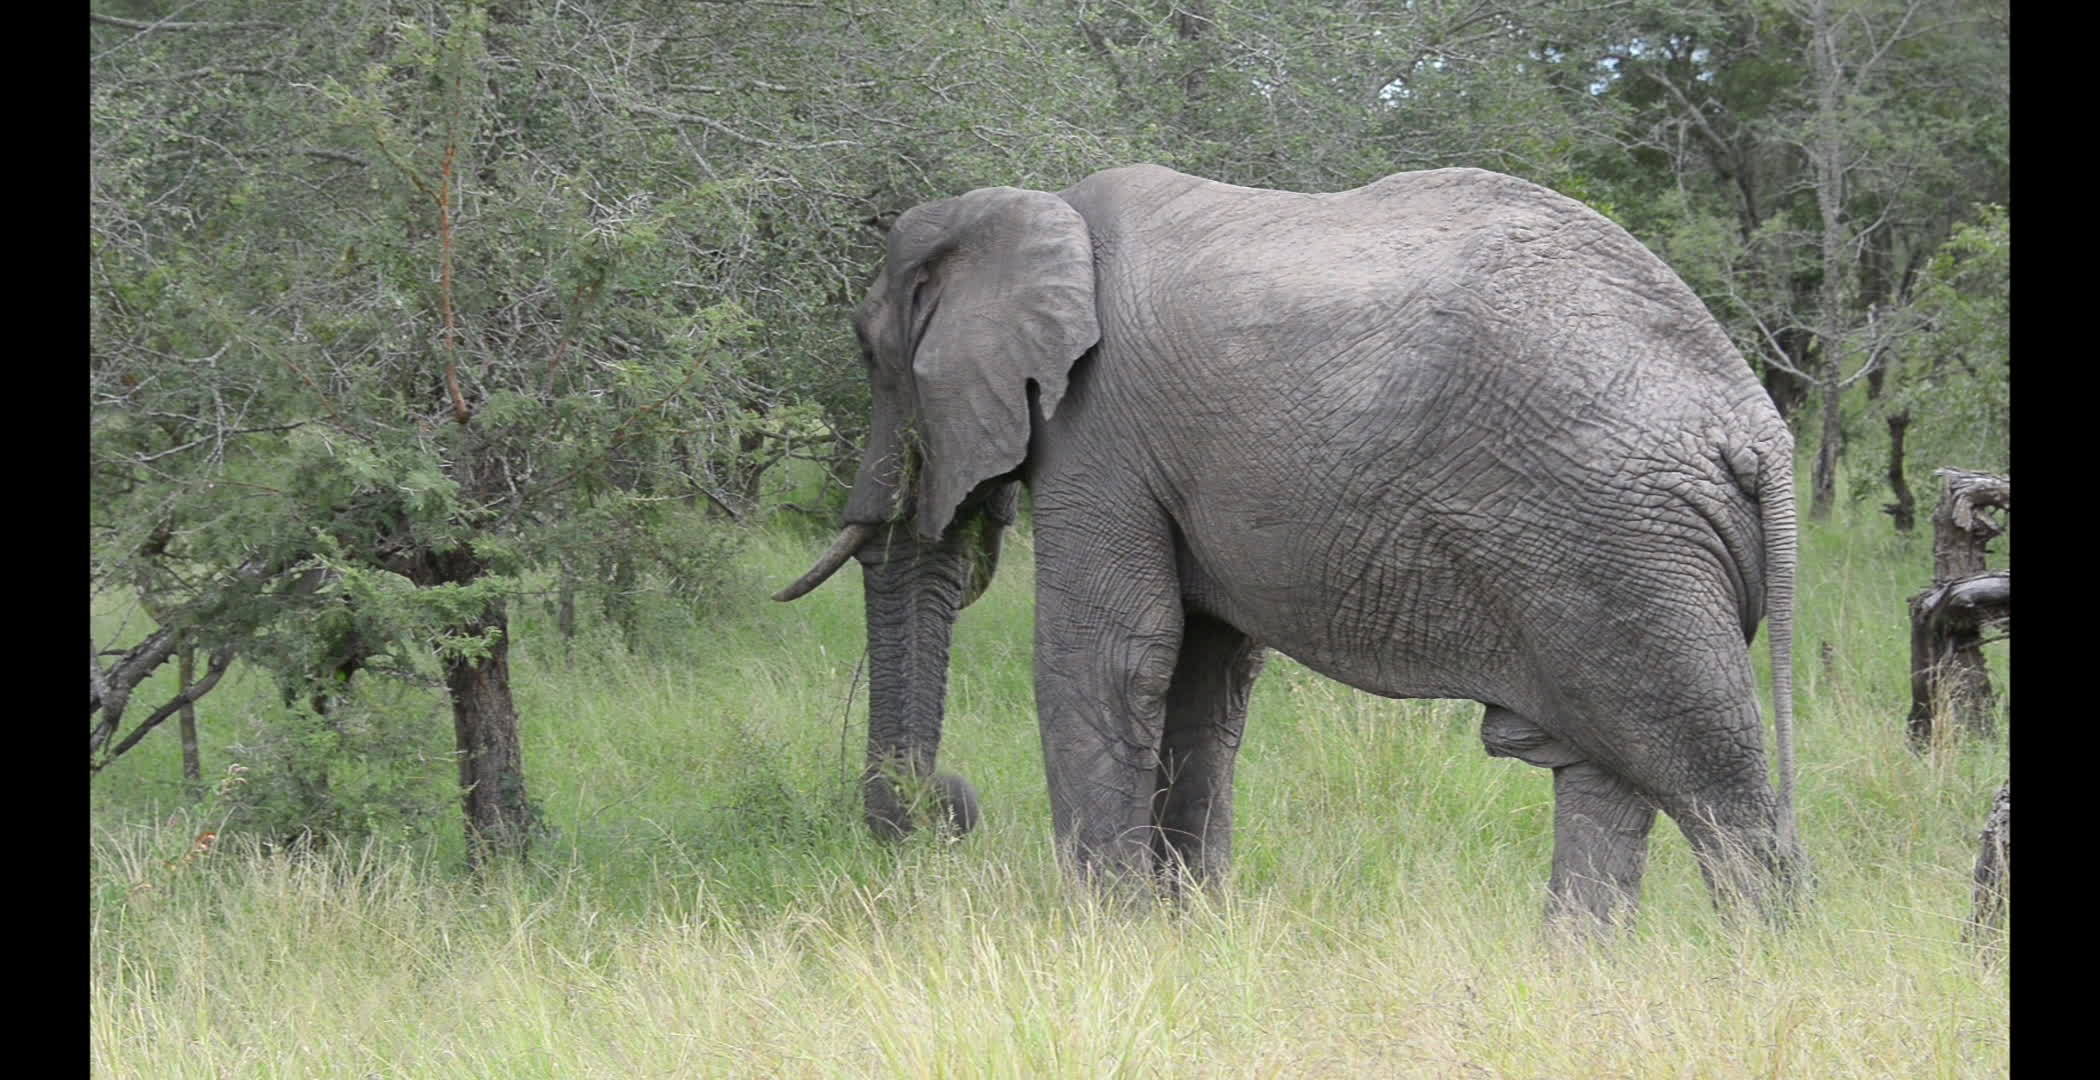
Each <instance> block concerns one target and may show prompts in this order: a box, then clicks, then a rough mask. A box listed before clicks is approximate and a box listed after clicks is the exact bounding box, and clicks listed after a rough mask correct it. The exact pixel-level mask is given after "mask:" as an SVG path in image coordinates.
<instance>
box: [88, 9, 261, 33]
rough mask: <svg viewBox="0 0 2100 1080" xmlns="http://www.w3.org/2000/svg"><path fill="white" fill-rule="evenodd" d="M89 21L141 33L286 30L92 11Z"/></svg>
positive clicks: (258, 24)
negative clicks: (152, 19)
mask: <svg viewBox="0 0 2100 1080" xmlns="http://www.w3.org/2000/svg"><path fill="white" fill-rule="evenodd" d="M88 21H89V22H93V23H101V24H102V25H104V26H121V27H123V28H124V29H126V30H138V31H141V32H144V31H148V30H282V29H284V24H283V23H273V22H171V21H169V20H167V19H162V20H160V21H159V22H138V21H136V20H133V19H119V18H117V17H116V16H114V15H97V14H95V13H94V12H92V11H90V12H88Z"/></svg>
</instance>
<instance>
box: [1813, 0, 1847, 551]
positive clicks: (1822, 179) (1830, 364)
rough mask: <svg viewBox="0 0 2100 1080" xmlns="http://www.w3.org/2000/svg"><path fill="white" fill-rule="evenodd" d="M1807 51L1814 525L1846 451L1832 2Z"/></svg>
mask: <svg viewBox="0 0 2100 1080" xmlns="http://www.w3.org/2000/svg"><path fill="white" fill-rule="evenodd" d="M1809 18H1810V22H1809V25H1810V33H1811V39H1810V42H1809V51H1810V52H1811V53H1812V54H1813V58H1814V63H1815V81H1816V134H1815V138H1814V140H1813V148H1812V150H1811V152H1810V154H1809V160H1810V166H1811V169H1812V171H1813V173H1814V175H1815V185H1816V209H1817V211H1818V213H1819V214H1820V216H1821V217H1822V219H1823V252H1822V254H1823V279H1822V281H1821V283H1820V287H1819V288H1818V299H1817V304H1816V307H1817V312H1816V339H1817V343H1818V344H1817V347H1816V352H1817V353H1819V354H1820V355H1821V359H1822V363H1821V364H1819V365H1817V372H1818V375H1819V377H1818V379H1817V380H1816V381H1817V383H1818V384H1819V386H1820V388H1821V389H1822V391H1823V432H1822V438H1821V439H1820V440H1819V443H1818V445H1817V447H1816V468H1815V476H1814V480H1813V482H1812V485H1811V493H1810V498H1809V504H1808V515H1809V517H1811V518H1814V519H1816V520H1817V521H1823V520H1826V519H1828V518H1829V517H1830V506H1831V503H1832V501H1833V500H1834V499H1835V498H1836V494H1837V466H1838V455H1839V453H1840V452H1841V451H1842V450H1843V449H1844V437H1845V436H1844V431H1843V430H1842V428H1841V427H1840V425H1839V419H1840V416H1839V411H1838V406H1839V402H1840V395H1841V394H1842V393H1843V392H1844V383H1843V381H1842V378H1841V376H1842V374H1843V372H1842V370H1841V364H1842V363H1843V360H1844V349H1843V348H1842V347H1841V344H1840V339H1841V338H1842V337H1843V334H1844V321H1843V318H1844V316H1843V312H1841V311H1840V310H1839V305H1840V304H1842V303H1843V299H1844V297H1843V292H1842V290H1841V289H1840V285H1841V283H1842V279H1841V276H1840V275H1841V274H1842V273H1843V267H1842V265H1841V253H1842V250H1843V248H1844V243H1845V226H1844V219H1843V213H1844V186H1845V162H1844V156H1843V155H1844V143H1843V140H1842V139H1841V138H1840V137H1839V133H1838V90H1839V86H1838V80H1839V79H1840V78H1841V77H1842V76H1841V74H1840V72H1839V69H1838V63H1837V47H1838V42H1837V36H1838V30H1837V25H1836V23H1835V22H1834V21H1833V20H1832V16H1831V11H1830V0H1816V2H1815V5H1814V7H1813V8H1812V9H1811V10H1810V16H1809Z"/></svg>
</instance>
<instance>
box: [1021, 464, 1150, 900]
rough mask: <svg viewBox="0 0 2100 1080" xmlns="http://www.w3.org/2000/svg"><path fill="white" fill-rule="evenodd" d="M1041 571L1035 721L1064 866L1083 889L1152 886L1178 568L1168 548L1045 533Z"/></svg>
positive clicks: (1040, 540) (1039, 552) (1039, 551)
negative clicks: (1107, 884) (1104, 883)
mask: <svg viewBox="0 0 2100 1080" xmlns="http://www.w3.org/2000/svg"><path fill="white" fill-rule="evenodd" d="M1038 505H1039V506H1040V505H1041V503H1040V502H1039V503H1038ZM1036 568H1037V569H1036V635H1035V657H1036V714H1037V720H1038V722H1039V723H1040V724H1041V726H1042V733H1043V767H1044V769H1045V771H1046V772H1047V773H1048V776H1049V782H1050V812H1051V822H1052V825H1053V827H1054V828H1055V830H1056V835H1057V846H1058V852H1059V855H1060V857H1061V858H1063V859H1064V860H1065V862H1066V865H1067V866H1068V867H1070V868H1071V869H1073V870H1074V871H1076V872H1077V873H1078V875H1079V876H1081V877H1083V878H1090V879H1092V878H1103V877H1105V878H1122V879H1125V880H1127V881H1130V882H1136V881H1141V880H1146V879H1149V877H1150V875H1151V873H1152V871H1153V869H1154V865H1155V863H1154V849H1153V833H1154V829H1153V824H1152V796H1153V792H1154V791H1155V790H1156V789H1157V787H1158V777H1159V769H1160V763H1161V762H1160V748H1161V739H1162V734H1163V732H1164V729H1165V726H1166V709H1167V688H1168V686H1169V685H1170V684H1171V682H1172V680H1173V676H1174V668H1175V662H1176V659H1177V657H1178V655H1179V653H1180V649H1181V631H1182V613H1181V599H1180V593H1179V588H1178V585H1177V584H1176V581H1175V578H1174V575H1173V573H1172V570H1171V556H1170V555H1169V553H1168V552H1167V550H1165V545H1164V544H1163V543H1161V544H1156V545H1152V544H1147V543H1146V542H1145V541H1143V540H1140V539H1138V538H1135V537H1133V538H1130V539H1128V540H1126V541H1124V542H1122V543H1118V544H1116V545H1113V546H1112V547H1106V548H1104V547H1102V546H1101V545H1100V544H1098V543H1082V542H1079V541H1076V540H1074V539H1071V538H1066V537H1062V536H1060V535H1059V534H1058V533H1057V531H1056V530H1054V529H1052V528H1050V527H1049V526H1048V524H1047V523H1044V524H1041V525H1039V526H1038V532H1037V539H1036Z"/></svg>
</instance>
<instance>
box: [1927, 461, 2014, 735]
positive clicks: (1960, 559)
mask: <svg viewBox="0 0 2100 1080" xmlns="http://www.w3.org/2000/svg"><path fill="white" fill-rule="evenodd" d="M1934 475H1936V476H1938V477H1939V478H1940V502H1939V508H1938V509H1937V510H1935V511H1933V515H1932V525H1933V542H1932V581H1933V584H1932V587H1931V588H1928V589H1926V590H1924V591H1923V592H1920V593H1918V594H1917V595H1916V596H1913V597H1911V598H1910V674H1911V680H1910V685H1911V695H1910V696H1911V702H1910V715H1909V719H1908V726H1909V734H1910V741H1911V745H1912V747H1913V748H1914V749H1919V750H1922V749H1924V748H1925V747H1926V746H1927V745H1929V744H1930V743H1931V742H1932V735H1933V731H1934V729H1935V727H1936V726H1937V724H1938V720H1939V717H1940V715H1941V713H1942V712H1943V711H1944V712H1945V713H1948V714H1951V715H1952V716H1953V718H1954V721H1955V725H1956V726H1957V727H1958V728H1960V729H1962V730H1965V731H1968V732H1970V733H1972V734H1975V735H1979V736H1983V737H1985V738H1989V737H1992V736H1994V735H1996V734H1997V731H1996V724H1995V723H1994V722H1993V721H1992V715H1993V713H1994V712H1995V711H1996V708H1997V694H1996V692H1995V691H1993V690H1992V688H1991V673H1990V667H1989V666H1988V665H1987V664H1986V663H1985V662H1984V658H1983V650H1982V645H1983V635H1984V632H1985V631H1986V630H1987V629H2001V630H2004V631H2007V632H2009V631H2010V628H2011V623H2012V571H2010V570H1990V569H1988V568H1987V565H1986V556H1987V554H1988V549H1989V546H1990V542H1991V541H1992V540H1993V539H1995V538H1997V536H1998V535H1999V534H2000V533H2002V532H2003V531H2004V528H2003V526H2000V525H1999V524H1998V523H1997V522H1995V521H1993V520H1991V519H1990V517H1989V516H1987V515H1986V514H1985V513H1984V512H1983V511H1984V510H1985V509H1987V508H1994V507H1995V508H1998V509H2002V510H2010V509H2011V508H2012V482H2011V481H2010V480H2008V479H2005V478H2004V477H1998V476H1990V475H1986V474H1984V473H1977V472H1969V471H1967V470H1963V469H1940V470H1938V471H1937V472H1936V473H1934Z"/></svg>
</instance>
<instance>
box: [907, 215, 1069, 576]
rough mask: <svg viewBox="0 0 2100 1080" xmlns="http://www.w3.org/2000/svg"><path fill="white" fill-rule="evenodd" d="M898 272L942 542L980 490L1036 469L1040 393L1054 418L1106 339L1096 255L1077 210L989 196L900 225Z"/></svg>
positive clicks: (925, 486) (925, 514)
mask: <svg viewBox="0 0 2100 1080" xmlns="http://www.w3.org/2000/svg"><path fill="white" fill-rule="evenodd" d="M887 273H888V275H889V280H890V282H891V283H892V286H893V290H894V291H893V293H892V296H891V299H892V302H893V303H896V304H897V305H898V309H897V310H896V313H895V314H896V316H898V318H897V320H896V325H898V326H899V328H900V329H901V330H902V331H903V332H904V333H906V334H908V335H909V338H908V341H909V348H910V355H911V369H912V377H913V381H914V383H915V384H916V391H917V392H916V395H915V396H916V405H917V416H916V417H915V420H916V424H917V428H918V436H919V445H920V448H921V450H922V453H923V459H922V460H921V462H920V471H919V476H918V493H917V494H918V514H917V517H918V530H919V535H920V536H922V537H924V538H926V539H928V540H934V539H938V538H939V537H940V535H941V533H942V532H944V531H945V530H946V529H947V528H948V523H949V522H950V521H951V520H953V518H954V516H955V510H956V507H957V505H958V504H960V503H961V502H962V500H963V498H964V497H965V496H967V495H969V494H970V492H971V491H972V490H974V489H975V488H976V487H977V485H979V484H980V483H983V482H984V481H986V480H988V479H991V478H992V477H995V476H1001V475H1004V474H1006V473H1009V472H1012V471H1013V470H1014V469H1016V468H1018V467H1019V466H1020V464H1021V462H1022V460H1023V459H1024V458H1026V457H1027V455H1028V434H1029V417H1028V384H1029V383H1030V382H1031V381H1032V382H1034V383H1035V385H1036V401H1037V404H1038V405H1039V406H1040V407H1041V408H1042V410H1043V415H1044V416H1045V417H1049V416H1051V415H1054V414H1055V413H1056V411H1057V404H1058V402H1059V401H1061V400H1062V399H1063V398H1064V395H1065V386H1066V377H1067V376H1068V375H1069V374H1070V372H1071V370H1072V364H1073V363H1074V362H1075V361H1077V360H1078V359H1079V357H1080V356H1081V355H1082V354H1084V353H1085V352H1086V351H1087V350H1088V349H1090V348H1092V347H1093V346H1094V343H1095V342H1096V341H1099V340H1100V338H1101V328H1100V325H1099V324H1098V323H1097V322H1096V320H1095V317H1094V260H1093V248H1092V243H1091V241H1090V240H1089V238H1088V236H1087V229H1086V222H1085V220H1084V219H1082V218H1081V217H1080V216H1079V212H1078V211H1076V210H1074V209H1072V207H1071V205H1070V204H1069V203H1066V202H1065V201H1064V200H1063V199H1060V198H1058V197H1057V196H1055V195H1052V194H1049V193H1048V192H1042V191H1024V190H1022V189H1019V188H980V189H978V190H976V191H973V192H970V193H969V194H967V195H964V196H961V197H960V198H955V199H947V200H943V201H941V202H938V203H929V204H927V205H925V206H921V207H918V208H916V209H914V210H912V211H910V212H908V213H906V214H905V215H904V216H903V217H900V218H898V219H897V224H896V227H895V228H893V229H892V230H891V232H890V252H889V265H888V268H887Z"/></svg>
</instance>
